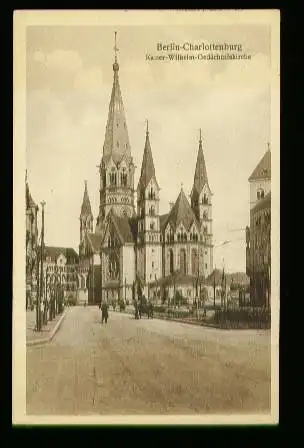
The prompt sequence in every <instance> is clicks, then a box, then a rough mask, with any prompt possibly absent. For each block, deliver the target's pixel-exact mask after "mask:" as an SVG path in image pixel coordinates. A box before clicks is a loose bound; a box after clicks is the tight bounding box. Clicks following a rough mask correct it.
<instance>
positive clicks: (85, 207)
mask: <svg viewBox="0 0 304 448" xmlns="http://www.w3.org/2000/svg"><path fill="white" fill-rule="evenodd" d="M84 185H85V186H84V193H83V200H82V206H81V213H80V216H88V215H90V216H93V214H92V209H91V203H90V198H89V193H88V182H87V181H86V180H85V181H84Z"/></svg>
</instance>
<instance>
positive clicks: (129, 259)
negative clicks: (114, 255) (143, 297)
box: [121, 244, 135, 285]
mask: <svg viewBox="0 0 304 448" xmlns="http://www.w3.org/2000/svg"><path fill="white" fill-rule="evenodd" d="M122 261H123V264H122V279H121V283H123V284H124V282H125V279H126V282H127V284H128V285H132V283H133V282H134V281H135V252H134V245H133V244H132V245H128V246H127V245H125V246H123V251H122Z"/></svg>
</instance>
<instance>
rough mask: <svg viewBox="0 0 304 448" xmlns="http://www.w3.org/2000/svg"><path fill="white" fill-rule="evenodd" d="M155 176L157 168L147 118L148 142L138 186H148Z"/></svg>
mask: <svg viewBox="0 0 304 448" xmlns="http://www.w3.org/2000/svg"><path fill="white" fill-rule="evenodd" d="M153 177H154V179H155V180H156V177H155V168H154V162H153V156H152V151H151V145H150V138H149V124H148V120H147V130H146V142H145V149H144V155H143V160H142V165H141V173H140V178H139V181H138V187H143V188H146V187H147V186H148V183H149V182H150V180H151V179H152V178H153Z"/></svg>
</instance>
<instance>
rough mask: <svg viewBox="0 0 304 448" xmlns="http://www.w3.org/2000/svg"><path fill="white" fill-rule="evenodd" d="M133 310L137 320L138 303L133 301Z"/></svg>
mask: <svg viewBox="0 0 304 448" xmlns="http://www.w3.org/2000/svg"><path fill="white" fill-rule="evenodd" d="M134 308H135V319H138V301H137V300H135V301H134Z"/></svg>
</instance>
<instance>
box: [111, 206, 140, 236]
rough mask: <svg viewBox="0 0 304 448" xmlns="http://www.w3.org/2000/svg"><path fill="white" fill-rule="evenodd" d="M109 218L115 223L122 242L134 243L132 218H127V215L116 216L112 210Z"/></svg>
mask: <svg viewBox="0 0 304 448" xmlns="http://www.w3.org/2000/svg"><path fill="white" fill-rule="evenodd" d="M111 218H112V220H113V222H114V224H116V228H117V231H118V233H119V236H120V237H121V239H122V242H123V243H134V237H135V231H136V229H135V222H134V220H133V219H130V218H128V217H127V216H118V215H116V214H115V213H114V212H112V214H111Z"/></svg>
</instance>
